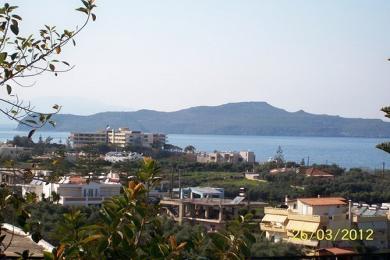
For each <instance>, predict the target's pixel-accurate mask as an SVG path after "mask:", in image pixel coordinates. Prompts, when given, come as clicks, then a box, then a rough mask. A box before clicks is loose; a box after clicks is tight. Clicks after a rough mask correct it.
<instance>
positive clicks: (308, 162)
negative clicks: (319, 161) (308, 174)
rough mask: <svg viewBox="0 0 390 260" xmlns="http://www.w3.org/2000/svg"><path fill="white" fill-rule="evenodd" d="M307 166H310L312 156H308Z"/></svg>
mask: <svg viewBox="0 0 390 260" xmlns="http://www.w3.org/2000/svg"><path fill="white" fill-rule="evenodd" d="M307 166H310V156H307Z"/></svg>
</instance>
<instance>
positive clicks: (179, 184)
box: [179, 168, 181, 198]
mask: <svg viewBox="0 0 390 260" xmlns="http://www.w3.org/2000/svg"><path fill="white" fill-rule="evenodd" d="M179 198H181V169H180V168H179Z"/></svg>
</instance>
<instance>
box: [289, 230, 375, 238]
mask: <svg viewBox="0 0 390 260" xmlns="http://www.w3.org/2000/svg"><path fill="white" fill-rule="evenodd" d="M292 233H293V235H294V236H293V239H298V240H312V239H315V240H319V241H321V240H327V241H336V240H337V241H338V240H346V241H355V240H374V230H372V229H348V228H342V229H340V228H339V229H318V230H317V231H316V232H313V233H307V232H304V231H301V230H293V231H292Z"/></svg>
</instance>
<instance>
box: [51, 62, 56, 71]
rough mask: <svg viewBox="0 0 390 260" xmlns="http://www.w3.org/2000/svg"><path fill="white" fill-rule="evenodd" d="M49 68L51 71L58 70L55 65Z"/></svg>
mask: <svg viewBox="0 0 390 260" xmlns="http://www.w3.org/2000/svg"><path fill="white" fill-rule="evenodd" d="M49 68H50V70H51V71H55V69H56V67H55V66H54V65H53V64H51V63H50V65H49Z"/></svg>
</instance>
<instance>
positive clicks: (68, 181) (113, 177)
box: [22, 173, 121, 206]
mask: <svg viewBox="0 0 390 260" xmlns="http://www.w3.org/2000/svg"><path fill="white" fill-rule="evenodd" d="M103 178H104V179H102V180H94V179H92V180H88V179H87V178H84V177H81V176H67V177H63V178H62V179H61V180H60V181H59V182H58V183H46V182H44V181H41V180H33V181H32V182H31V183H30V184H28V185H22V194H23V196H25V195H26V193H27V192H34V193H35V194H36V195H37V196H38V198H39V199H42V197H45V198H51V197H52V192H55V193H57V194H58V195H59V196H60V200H59V203H60V204H62V205H80V206H88V205H100V204H101V203H102V202H103V201H104V200H105V199H106V198H111V197H113V196H116V195H119V194H120V189H121V184H120V183H119V176H118V174H115V173H109V174H108V175H107V176H104V177H103Z"/></svg>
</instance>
